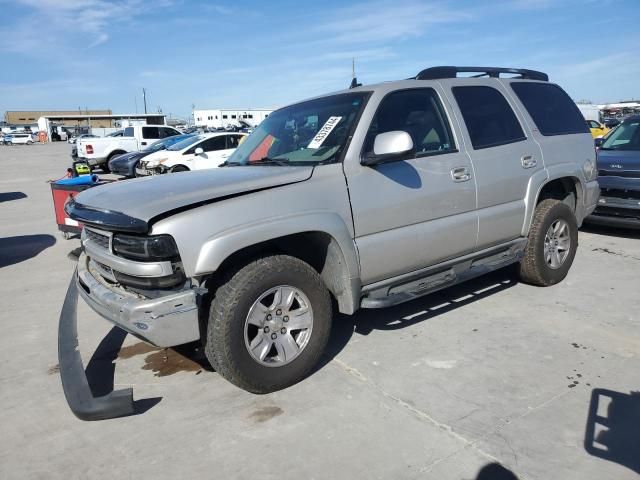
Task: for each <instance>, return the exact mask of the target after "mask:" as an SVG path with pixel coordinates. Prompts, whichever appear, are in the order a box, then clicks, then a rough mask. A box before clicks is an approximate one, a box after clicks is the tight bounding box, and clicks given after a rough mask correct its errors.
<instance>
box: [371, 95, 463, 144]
mask: <svg viewBox="0 0 640 480" xmlns="http://www.w3.org/2000/svg"><path fill="white" fill-rule="evenodd" d="M394 130H401V131H404V132H407V133H408V134H409V135H411V139H412V140H413V146H414V148H415V151H416V156H420V155H428V154H433V153H442V152H448V151H449V152H450V151H453V150H455V145H454V142H453V138H452V136H451V130H450V128H449V123H448V121H447V120H446V118H445V115H444V111H443V110H442V106H441V104H440V100H439V99H438V96H437V95H436V92H435V91H434V90H432V89H430V88H420V89H414V90H401V91H398V92H393V93H391V94H389V95H387V96H386V97H385V98H384V99H383V100H382V102H380V106H379V107H378V111H377V112H376V114H375V116H374V117H373V120H372V121H371V125H370V126H369V131H368V132H367V137H366V139H365V143H364V154H365V155H366V154H368V153H371V152H372V151H373V144H374V141H375V138H376V135H378V134H379V133H385V132H391V131H394Z"/></svg>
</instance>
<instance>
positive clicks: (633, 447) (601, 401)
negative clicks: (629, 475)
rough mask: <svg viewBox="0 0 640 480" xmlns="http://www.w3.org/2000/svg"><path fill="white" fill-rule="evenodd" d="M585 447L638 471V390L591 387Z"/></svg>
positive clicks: (639, 427)
mask: <svg viewBox="0 0 640 480" xmlns="http://www.w3.org/2000/svg"><path fill="white" fill-rule="evenodd" d="M584 448H585V450H586V451H587V452H588V453H589V454H591V455H593V456H594V457H598V458H602V459H604V460H609V461H611V462H615V463H617V464H619V465H622V466H624V467H627V468H630V469H631V470H633V471H634V472H636V473H640V392H631V393H628V394H627V393H621V392H615V391H613V390H606V389H604V388H595V389H593V391H592V392H591V403H590V404H589V416H588V419H587V427H586V431H585V436H584Z"/></svg>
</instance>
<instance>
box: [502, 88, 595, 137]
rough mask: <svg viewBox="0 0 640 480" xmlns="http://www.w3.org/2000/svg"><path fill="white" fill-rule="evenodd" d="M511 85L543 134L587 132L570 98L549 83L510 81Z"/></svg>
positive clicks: (580, 115) (578, 111) (582, 119)
mask: <svg viewBox="0 0 640 480" xmlns="http://www.w3.org/2000/svg"><path fill="white" fill-rule="evenodd" d="M511 88H512V89H513V91H514V92H516V95H517V96H518V98H519V99H520V101H521V102H522V104H523V105H524V106H525V108H526V109H527V111H528V112H529V115H531V118H532V119H533V122H534V123H535V124H536V127H538V130H540V133H541V134H542V135H545V136H551V135H568V134H571V133H589V130H588V128H587V125H586V124H585V121H584V117H583V116H582V113H580V110H578V107H577V106H576V104H575V103H573V100H571V98H569V95H567V94H566V92H565V91H564V90H562V89H561V88H560V87H559V86H557V85H554V84H553V83H533V82H512V83H511Z"/></svg>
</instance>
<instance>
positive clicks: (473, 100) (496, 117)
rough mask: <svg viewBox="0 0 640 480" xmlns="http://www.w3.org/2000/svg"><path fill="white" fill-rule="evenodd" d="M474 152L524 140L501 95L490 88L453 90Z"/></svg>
mask: <svg viewBox="0 0 640 480" xmlns="http://www.w3.org/2000/svg"><path fill="white" fill-rule="evenodd" d="M451 90H452V91H453V96H454V97H456V101H457V102H458V106H459V107H460V112H462V117H463V118H464V123H465V124H466V125H467V130H468V132H469V137H471V143H472V144H473V148H474V149H475V150H479V149H481V148H488V147H495V146H497V145H505V144H507V143H513V142H519V141H520V140H524V139H525V138H526V137H525V136H524V132H523V131H522V127H521V126H520V122H518V119H517V118H516V115H515V113H513V110H512V109H511V107H510V106H509V103H508V102H507V100H506V99H505V98H504V96H503V95H502V94H501V93H500V92H499V91H498V90H496V89H495V88H491V87H481V86H478V87H454V88H452V89H451Z"/></svg>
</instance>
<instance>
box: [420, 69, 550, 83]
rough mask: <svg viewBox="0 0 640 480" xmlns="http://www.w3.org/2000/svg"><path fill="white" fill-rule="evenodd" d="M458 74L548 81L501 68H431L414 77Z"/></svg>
mask: <svg viewBox="0 0 640 480" xmlns="http://www.w3.org/2000/svg"><path fill="white" fill-rule="evenodd" d="M458 73H479V75H474V76H473V78H478V77H485V76H486V77H491V78H500V74H501V73H511V74H514V75H519V77H515V78H522V79H526V80H542V81H543V82H548V81H549V75H547V74H546V73H543V72H538V71H536V70H527V69H524V68H501V67H451V66H447V67H431V68H426V69H424V70H422V71H421V72H420V73H418V75H416V76H415V79H416V80H437V79H440V78H456V77H457V76H458Z"/></svg>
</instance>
